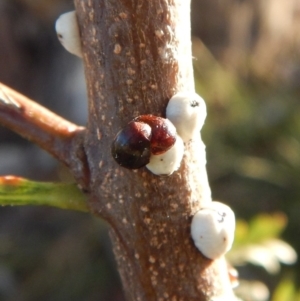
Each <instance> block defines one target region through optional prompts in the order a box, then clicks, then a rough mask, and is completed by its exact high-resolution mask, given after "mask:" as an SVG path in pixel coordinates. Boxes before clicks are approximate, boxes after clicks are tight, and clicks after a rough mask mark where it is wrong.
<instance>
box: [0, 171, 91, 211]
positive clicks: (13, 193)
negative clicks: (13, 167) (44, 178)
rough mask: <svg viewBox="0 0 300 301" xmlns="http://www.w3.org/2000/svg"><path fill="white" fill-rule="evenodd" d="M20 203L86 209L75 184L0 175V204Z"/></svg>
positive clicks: (84, 201) (15, 204)
mask: <svg viewBox="0 0 300 301" xmlns="http://www.w3.org/2000/svg"><path fill="white" fill-rule="evenodd" d="M22 205H34V206H36V205H43V206H51V207H56V208H60V209H69V210H76V211H83V212H87V211H88V207H87V202H86V197H85V196H84V194H83V193H82V192H81V191H80V190H79V189H78V187H77V186H76V184H66V183H42V182H33V181H28V180H26V179H23V178H19V177H15V176H6V177H0V206H22Z"/></svg>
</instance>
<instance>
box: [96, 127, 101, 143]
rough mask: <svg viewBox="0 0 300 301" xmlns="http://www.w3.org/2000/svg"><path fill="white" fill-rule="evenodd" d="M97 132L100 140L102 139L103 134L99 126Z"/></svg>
mask: <svg viewBox="0 0 300 301" xmlns="http://www.w3.org/2000/svg"><path fill="white" fill-rule="evenodd" d="M96 132H97V139H98V140H101V138H102V134H101V132H100V130H99V128H97V130H96Z"/></svg>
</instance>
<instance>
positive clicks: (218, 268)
mask: <svg viewBox="0 0 300 301" xmlns="http://www.w3.org/2000/svg"><path fill="white" fill-rule="evenodd" d="M75 6H76V11H77V16H78V22H79V28H80V33H81V39H82V49H83V60H84V67H85V76H86V83H87V92H88V98H89V122H88V126H87V136H86V140H85V149H86V154H87V159H88V162H89V167H90V191H91V197H90V202H89V204H90V208H91V210H92V211H93V212H94V213H95V214H97V215H99V216H100V217H102V218H105V219H106V220H107V221H108V223H109V224H110V226H111V238H112V242H113V248H114V252H115V256H116V261H117V263H118V267H119V272H120V275H121V279H122V282H123V287H124V290H125V294H126V296H127V299H128V301H129V300H130V301H154V300H155V301H157V300H172V301H179V300H181V301H183V300H189V301H211V300H222V301H223V300H226V301H232V300H234V295H233V292H232V289H231V286H230V281H229V277H228V273H227V269H226V262H225V259H224V258H223V257H222V258H219V259H217V260H213V261H212V260H209V259H207V258H205V257H204V256H202V255H201V253H200V252H199V251H198V250H197V249H196V248H195V246H194V245H193V242H192V240H191V238H190V223H191V217H192V216H193V215H194V214H195V213H196V212H197V211H198V210H199V209H200V208H201V206H203V205H205V204H207V203H209V202H211V196H210V188H209V185H208V181H207V174H206V168H205V149H204V147H203V144H202V145H198V144H197V143H189V144H187V145H186V147H185V155H184V159H183V162H182V164H181V168H180V169H179V170H178V171H177V172H175V173H174V174H172V175H171V176H169V177H158V176H154V175H153V174H151V173H150V172H149V171H147V170H146V169H144V168H141V169H139V170H135V171H131V170H128V169H125V168H122V167H120V166H118V165H117V164H116V162H115V161H114V160H113V158H112V156H111V144H112V141H113V139H114V136H115V134H116V133H117V132H118V131H119V130H120V129H121V128H122V127H123V126H124V125H126V124H127V122H129V121H130V120H132V119H133V118H134V117H137V116H138V115H141V114H154V115H158V116H164V114H165V108H166V105H167V103H168V100H169V99H170V98H171V97H172V96H173V95H174V94H175V93H176V92H178V91H193V90H194V79H193V68H192V55H191V38H190V19H189V17H190V3H189V1H186V0H153V1H142V0H110V1H100V0H89V1H86V0H75Z"/></svg>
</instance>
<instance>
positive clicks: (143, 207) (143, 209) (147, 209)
mask: <svg viewBox="0 0 300 301" xmlns="http://www.w3.org/2000/svg"><path fill="white" fill-rule="evenodd" d="M141 211H143V212H148V211H149V208H148V207H147V206H142V207H141Z"/></svg>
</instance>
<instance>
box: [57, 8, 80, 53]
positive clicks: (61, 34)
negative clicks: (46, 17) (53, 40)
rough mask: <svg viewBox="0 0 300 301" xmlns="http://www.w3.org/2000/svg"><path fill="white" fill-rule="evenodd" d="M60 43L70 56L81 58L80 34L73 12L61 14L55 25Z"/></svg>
mask: <svg viewBox="0 0 300 301" xmlns="http://www.w3.org/2000/svg"><path fill="white" fill-rule="evenodd" d="M55 30H56V33H57V37H58V39H59V41H60V43H61V44H62V45H63V46H64V48H65V49H66V50H67V51H69V52H70V53H72V54H75V55H77V56H79V57H82V51H81V40H80V33H79V28H78V23H77V16H76V12H75V11H70V12H68V13H64V14H62V15H61V16H60V17H59V18H58V19H57V21H56V23H55Z"/></svg>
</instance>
